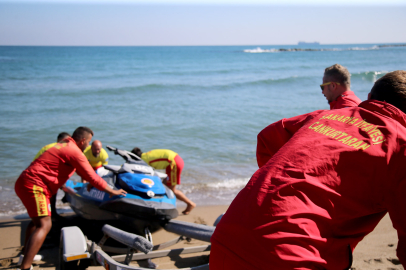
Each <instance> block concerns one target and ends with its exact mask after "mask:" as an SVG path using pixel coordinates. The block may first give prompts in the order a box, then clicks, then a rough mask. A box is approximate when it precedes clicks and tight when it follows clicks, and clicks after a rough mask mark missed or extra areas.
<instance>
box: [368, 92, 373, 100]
mask: <svg viewBox="0 0 406 270" xmlns="http://www.w3.org/2000/svg"><path fill="white" fill-rule="evenodd" d="M371 96H372V95H371V92H369V93H368V100H370V99H371Z"/></svg>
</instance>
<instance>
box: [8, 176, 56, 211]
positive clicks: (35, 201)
mask: <svg viewBox="0 0 406 270" xmlns="http://www.w3.org/2000/svg"><path fill="white" fill-rule="evenodd" d="M15 192H16V194H17V196H18V197H19V198H20V200H21V201H22V203H23V204H24V206H25V208H26V209H27V212H28V215H29V216H30V218H33V217H43V216H51V204H50V203H49V197H48V195H47V194H48V192H47V191H46V190H44V189H43V188H42V187H40V186H37V185H34V184H32V185H30V184H29V183H24V181H23V180H22V179H20V178H19V179H18V180H17V182H16V184H15Z"/></svg>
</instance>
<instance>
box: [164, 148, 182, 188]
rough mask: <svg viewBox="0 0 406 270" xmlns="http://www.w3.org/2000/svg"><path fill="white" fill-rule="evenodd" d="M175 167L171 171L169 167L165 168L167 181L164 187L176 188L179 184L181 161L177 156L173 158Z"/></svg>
mask: <svg viewBox="0 0 406 270" xmlns="http://www.w3.org/2000/svg"><path fill="white" fill-rule="evenodd" d="M174 160H175V166H173V169H171V165H169V166H168V167H166V174H167V175H168V181H166V185H167V186H168V187H171V186H176V185H179V184H180V174H181V173H182V170H183V165H184V163H183V159H182V158H181V157H180V156H179V155H176V156H175V159H174Z"/></svg>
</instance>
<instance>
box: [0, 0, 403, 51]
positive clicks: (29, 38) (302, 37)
mask: <svg viewBox="0 0 406 270" xmlns="http://www.w3.org/2000/svg"><path fill="white" fill-rule="evenodd" d="M405 26H406V0H385V1H382V0H380V1H377V0H369V1H365V0H330V1H326V0H324V1H320V0H306V1H302V0H284V1H281V0H266V1H265V0H195V1H193V0H148V1H146V0H115V1H113V0H52V1H51V0H44V1H39V0H24V1H23V0H13V1H10V0H8V1H7V0H0V45H35V46H41V45H45V46H177V45H180V46H189V45H192V46H196V45H293V44H297V43H298V41H306V42H314V41H317V42H320V43H321V44H360V43H368V44H375V43H376V44H378V43H406V31H405V30H404V27H405Z"/></svg>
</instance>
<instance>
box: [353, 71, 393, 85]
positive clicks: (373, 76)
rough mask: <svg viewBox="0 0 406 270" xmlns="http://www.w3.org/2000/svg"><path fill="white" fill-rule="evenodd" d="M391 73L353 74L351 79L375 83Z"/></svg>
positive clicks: (368, 72) (367, 72)
mask: <svg viewBox="0 0 406 270" xmlns="http://www.w3.org/2000/svg"><path fill="white" fill-rule="evenodd" d="M386 73H389V71H365V72H359V73H352V74H351V79H353V80H354V79H360V80H364V81H368V82H375V81H376V80H377V79H379V78H381V77H382V76H384V75H385V74H386Z"/></svg>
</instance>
